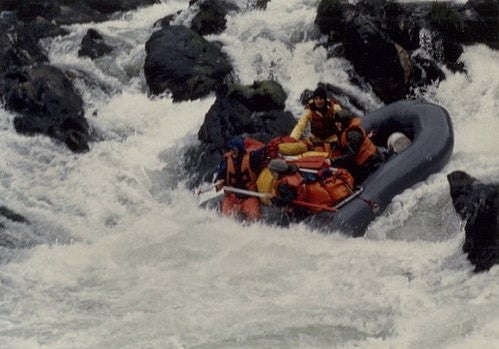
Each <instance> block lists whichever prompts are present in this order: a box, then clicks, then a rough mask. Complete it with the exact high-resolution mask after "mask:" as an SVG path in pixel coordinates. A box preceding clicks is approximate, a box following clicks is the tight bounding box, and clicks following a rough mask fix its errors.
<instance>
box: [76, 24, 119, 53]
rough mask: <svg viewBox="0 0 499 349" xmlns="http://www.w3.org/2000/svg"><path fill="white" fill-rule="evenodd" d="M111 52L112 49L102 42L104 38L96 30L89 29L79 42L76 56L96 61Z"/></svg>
mask: <svg viewBox="0 0 499 349" xmlns="http://www.w3.org/2000/svg"><path fill="white" fill-rule="evenodd" d="M112 51H113V48H112V47H111V46H109V45H108V44H106V43H105V42H104V37H103V36H102V35H101V34H100V33H99V32H98V31H97V30H96V29H93V28H90V29H89V30H87V34H86V35H85V36H84V37H83V39H82V40H81V48H80V49H79V50H78V56H86V57H90V58H91V59H96V58H99V57H101V56H104V55H106V54H108V53H111V52H112Z"/></svg>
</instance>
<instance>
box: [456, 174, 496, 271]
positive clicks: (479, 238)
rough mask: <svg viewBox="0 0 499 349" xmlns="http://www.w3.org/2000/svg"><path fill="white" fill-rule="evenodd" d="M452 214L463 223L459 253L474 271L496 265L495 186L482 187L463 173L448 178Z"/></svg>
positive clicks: (482, 185) (481, 184) (483, 184)
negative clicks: (463, 235)
mask: <svg viewBox="0 0 499 349" xmlns="http://www.w3.org/2000/svg"><path fill="white" fill-rule="evenodd" d="M447 178H448V181H449V184H450V195H451V197H452V202H453V204H454V208H455V209H456V212H457V213H458V214H459V215H460V216H461V218H462V219H463V220H465V222H466V225H465V240H464V244H463V251H464V252H465V253H467V254H468V259H469V261H470V262H471V263H472V264H473V265H475V271H476V272H480V271H484V270H488V269H490V268H491V267H492V266H493V265H494V264H498V263H499V185H498V184H485V183H482V182H480V181H478V180H477V179H475V178H473V177H471V176H470V175H468V174H467V173H465V172H463V171H454V172H452V173H450V174H449V175H448V176H447Z"/></svg>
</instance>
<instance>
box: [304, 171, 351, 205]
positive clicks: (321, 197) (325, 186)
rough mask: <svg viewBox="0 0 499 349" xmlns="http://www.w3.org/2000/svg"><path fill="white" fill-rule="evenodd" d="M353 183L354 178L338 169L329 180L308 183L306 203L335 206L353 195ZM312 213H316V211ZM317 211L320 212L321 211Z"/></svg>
mask: <svg viewBox="0 0 499 349" xmlns="http://www.w3.org/2000/svg"><path fill="white" fill-rule="evenodd" d="M353 183H354V180H353V177H352V175H351V174H350V173H349V172H348V171H347V170H344V169H337V170H335V172H334V173H333V174H332V175H331V176H329V177H327V178H324V179H321V180H318V181H315V182H311V183H307V185H306V188H307V191H306V195H305V200H304V201H307V202H310V203H313V204H318V205H325V206H334V205H335V204H337V203H338V202H340V201H341V200H343V199H345V198H347V197H348V196H349V195H350V194H351V193H352V190H353V189H352V188H353ZM311 211H312V212H314V210H311ZM317 211H318V212H320V209H319V210H317Z"/></svg>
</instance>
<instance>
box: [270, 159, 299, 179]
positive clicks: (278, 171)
mask: <svg viewBox="0 0 499 349" xmlns="http://www.w3.org/2000/svg"><path fill="white" fill-rule="evenodd" d="M267 167H268V169H269V170H270V172H272V174H273V175H274V176H279V175H284V174H290V173H295V172H296V171H298V167H297V166H296V165H295V164H288V163H287V162H286V161H285V160H283V159H272V160H270V162H269V164H268V165H267Z"/></svg>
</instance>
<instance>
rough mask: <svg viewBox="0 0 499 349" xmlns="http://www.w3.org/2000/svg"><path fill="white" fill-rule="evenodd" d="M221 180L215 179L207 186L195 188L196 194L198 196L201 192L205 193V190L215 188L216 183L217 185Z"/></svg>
mask: <svg viewBox="0 0 499 349" xmlns="http://www.w3.org/2000/svg"><path fill="white" fill-rule="evenodd" d="M222 182H223V180H219V181H217V182H215V183H212V184H210V185H208V186H207V187H204V188H200V189H198V190H196V195H198V196H199V195H201V194H203V193H206V192H207V191H210V190H212V189H213V188H215V187H216V186H217V185H219V184H220V183H222Z"/></svg>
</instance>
